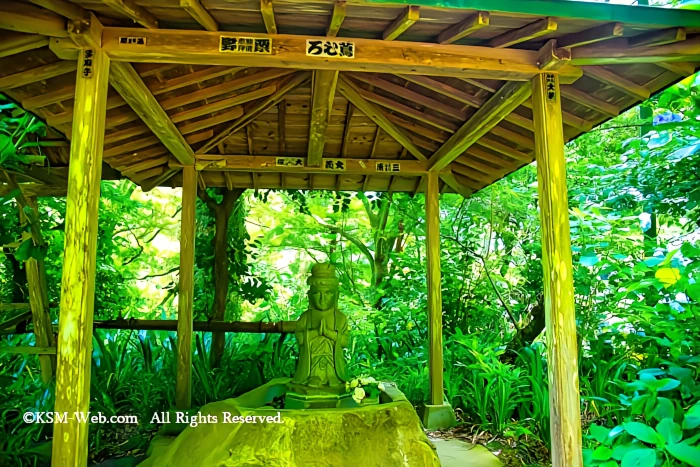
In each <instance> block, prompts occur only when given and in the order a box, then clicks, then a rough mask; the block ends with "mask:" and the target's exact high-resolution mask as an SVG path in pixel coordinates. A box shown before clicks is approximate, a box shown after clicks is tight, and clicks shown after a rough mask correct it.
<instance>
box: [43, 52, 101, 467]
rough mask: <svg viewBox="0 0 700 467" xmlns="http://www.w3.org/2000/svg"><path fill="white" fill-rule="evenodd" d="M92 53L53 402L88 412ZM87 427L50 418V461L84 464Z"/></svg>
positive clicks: (82, 87) (74, 157) (94, 142)
mask: <svg viewBox="0 0 700 467" xmlns="http://www.w3.org/2000/svg"><path fill="white" fill-rule="evenodd" d="M88 53H90V54H91V55H92V64H93V66H92V76H91V77H85V76H84V75H83V74H80V73H79V74H78V75H77V81H76V94H75V108H74V112H75V117H74V122H75V125H73V136H72V138H71V141H72V144H71V148H70V149H71V150H70V165H69V172H68V194H67V197H66V221H65V241H64V261H63V275H62V277H61V303H60V309H61V312H60V313H61V319H59V321H58V342H57V347H58V366H57V373H56V403H55V406H54V410H56V411H58V412H68V413H76V412H81V413H84V412H87V411H88V410H89V405H90V365H91V361H92V319H93V311H94V310H93V308H94V298H95V261H96V259H95V256H96V253H97V217H98V212H97V211H98V205H99V199H100V181H101V175H102V174H101V169H102V147H103V145H104V122H105V111H106V110H105V107H106V104H107V87H108V77H109V58H108V57H107V55H106V54H105V53H104V52H102V51H101V50H83V51H82V52H81V57H80V59H81V61H82V60H84V59H85V56H86V54H88ZM88 427H89V425H88V424H87V423H81V422H80V421H79V420H77V418H75V417H69V418H68V421H67V422H66V423H59V422H58V421H56V422H54V427H53V432H54V436H55V438H54V441H53V448H52V456H51V459H52V465H54V466H57V467H64V466H65V467H68V466H71V467H72V466H76V465H87V460H88V459H87V455H88V439H87V437H88Z"/></svg>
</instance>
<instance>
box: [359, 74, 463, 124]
mask: <svg viewBox="0 0 700 467" xmlns="http://www.w3.org/2000/svg"><path fill="white" fill-rule="evenodd" d="M349 75H350V76H352V77H353V78H354V79H356V80H359V81H362V82H364V83H367V84H369V85H370V86H374V87H375V88H376V89H382V90H384V91H387V92H390V93H392V94H395V95H397V96H399V97H401V98H403V99H406V100H408V101H409V102H413V103H416V104H420V105H423V106H425V107H427V108H429V109H432V110H435V111H436V112H440V113H442V114H445V115H448V116H450V117H452V118H456V119H457V120H465V119H466V118H467V112H465V111H464V110H461V109H458V108H456V107H452V106H450V105H447V104H445V103H443V102H440V101H437V100H435V99H432V98H430V97H428V96H426V95H424V94H420V93H418V92H415V91H412V90H410V89H408V88H405V87H403V86H399V85H398V84H395V83H392V82H391V81H387V80H384V79H381V78H379V77H377V76H375V75H371V74H369V73H349ZM418 78H423V77H418ZM425 79H427V80H430V81H435V80H431V79H430V78H425Z"/></svg>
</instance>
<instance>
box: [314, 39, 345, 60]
mask: <svg viewBox="0 0 700 467" xmlns="http://www.w3.org/2000/svg"><path fill="white" fill-rule="evenodd" d="M306 55H310V56H312V57H335V58H355V43H354V42H349V41H312V40H307V41H306Z"/></svg>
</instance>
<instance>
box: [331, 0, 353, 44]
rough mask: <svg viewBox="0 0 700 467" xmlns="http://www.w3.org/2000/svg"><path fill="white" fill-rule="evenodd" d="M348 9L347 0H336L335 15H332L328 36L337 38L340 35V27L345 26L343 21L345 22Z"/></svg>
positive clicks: (334, 3) (334, 5) (334, 4)
mask: <svg viewBox="0 0 700 467" xmlns="http://www.w3.org/2000/svg"><path fill="white" fill-rule="evenodd" d="M347 9H348V6H347V3H346V0H335V2H333V13H331V20H330V22H329V23H328V28H327V29H326V36H328V37H335V36H337V35H338V31H340V27H341V26H342V25H343V21H345V13H346V12H347Z"/></svg>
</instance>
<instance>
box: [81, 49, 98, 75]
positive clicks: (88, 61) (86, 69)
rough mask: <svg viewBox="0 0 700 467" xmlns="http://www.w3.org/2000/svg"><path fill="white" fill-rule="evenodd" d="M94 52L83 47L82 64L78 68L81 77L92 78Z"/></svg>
mask: <svg viewBox="0 0 700 467" xmlns="http://www.w3.org/2000/svg"><path fill="white" fill-rule="evenodd" d="M94 55H95V52H94V51H93V50H92V49H85V53H84V54H83V65H82V67H81V69H80V73H81V74H82V75H83V78H92V61H93V59H94Z"/></svg>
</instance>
